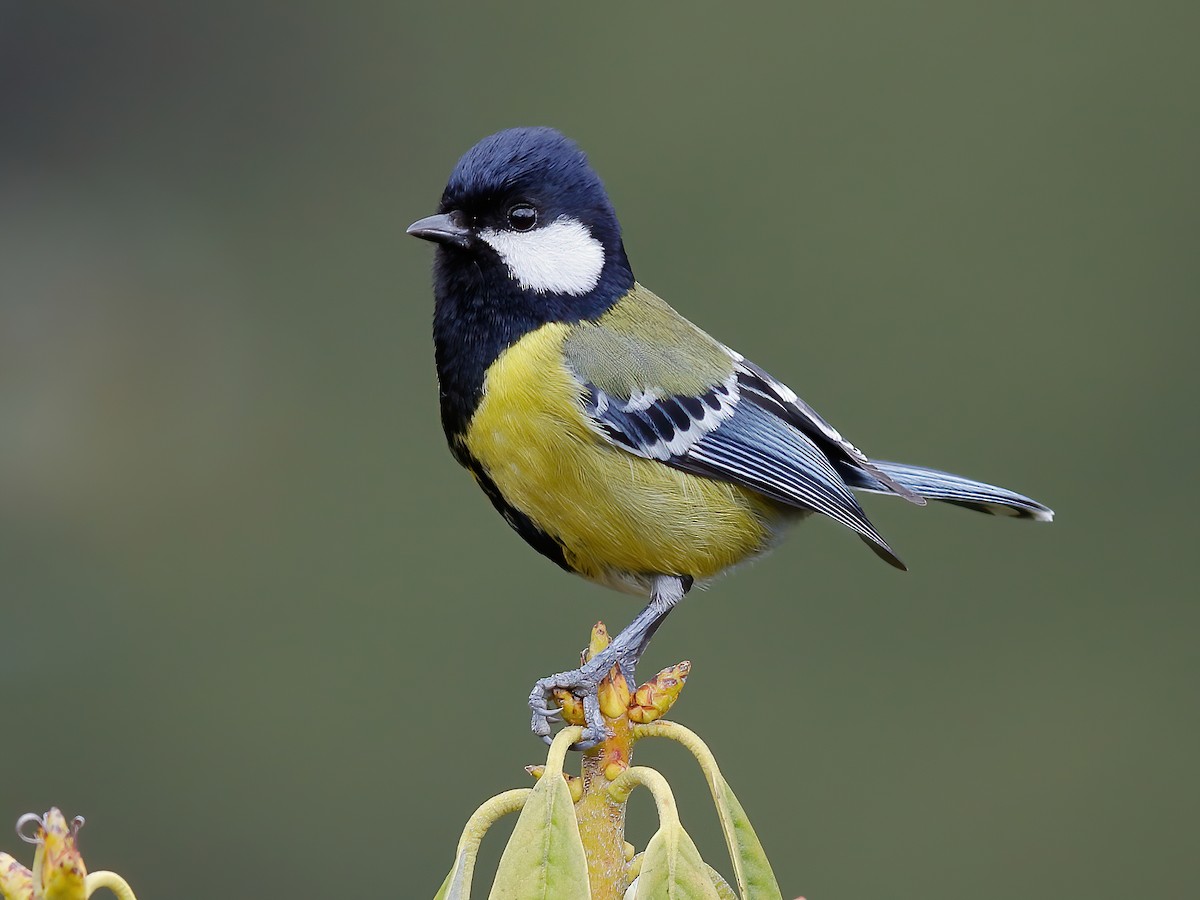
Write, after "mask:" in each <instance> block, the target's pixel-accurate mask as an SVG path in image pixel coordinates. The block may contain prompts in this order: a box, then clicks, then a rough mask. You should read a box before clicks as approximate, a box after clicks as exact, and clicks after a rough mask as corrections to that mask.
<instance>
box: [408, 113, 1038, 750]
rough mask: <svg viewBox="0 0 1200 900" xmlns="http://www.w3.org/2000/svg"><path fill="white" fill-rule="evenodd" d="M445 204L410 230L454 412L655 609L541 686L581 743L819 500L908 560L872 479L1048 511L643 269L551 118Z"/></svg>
mask: <svg viewBox="0 0 1200 900" xmlns="http://www.w3.org/2000/svg"><path fill="white" fill-rule="evenodd" d="M437 209H438V211H437V212H436V213H435V214H434V215H431V216H427V217H425V218H422V219H420V220H418V221H416V222H414V223H413V224H412V225H411V226H409V228H408V229H407V233H408V234H410V235H413V236H415V237H417V238H421V239H423V240H426V241H431V242H433V243H434V244H435V245H436V250H435V253H434V262H433V293H434V314H433V337H434V357H435V363H436V368H437V376H438V387H439V395H440V412H441V421H442V426H443V429H444V431H445V434H446V439H447V442H448V444H449V447H450V451H451V453H452V454H453V456H454V457H455V459H456V460H457V461H458V462H459V463H460V464H461V465H462V466H463V467H465V468H466V469H467V471H468V472H469V473H470V474H471V475H472V476H473V477H474V479H475V481H476V482H477V483H478V485H479V487H480V488H482V490H483V492H484V494H486V495H487V498H488V499H489V500H490V501H491V503H492V505H493V506H494V507H495V508H496V510H497V511H498V512H499V513H500V515H501V516H503V518H504V519H505V521H506V522H507V523H508V524H509V525H510V526H511V527H512V528H513V529H514V530H516V532H517V533H518V534H519V535H520V536H521V537H522V538H524V539H525V541H526V542H528V543H529V544H530V545H531V546H532V547H533V548H534V549H535V550H537V551H538V552H539V553H541V554H542V555H543V556H546V557H548V558H549V559H551V560H552V561H553V562H555V563H557V564H558V565H559V566H560V567H561V568H563V569H565V570H566V571H568V572H572V573H575V574H577V575H581V576H583V577H584V578H586V579H588V580H590V581H593V582H596V583H599V584H601V585H605V586H608V587H611V588H614V589H616V590H619V591H622V592H625V593H632V594H636V595H641V596H643V597H644V598H646V600H647V602H646V606H645V607H644V609H642V611H641V612H640V613H639V614H638V615H637V616H636V617H635V618H634V619H633V621H632V622H630V624H629V625H628V626H627V627H626V628H625V629H623V630H622V631H621V632H620V633H619V634H618V635H617V636H616V637H615V638H613V639H612V641H611V643H610V644H609V645H608V647H607V648H606V649H605V650H603V651H602V652H600V653H597V654H595V655H593V656H592V658H591V659H590V660H589V661H587V662H585V663H584V664H582V665H581V666H580V667H579V668H577V669H573V670H569V671H565V672H559V673H556V674H553V675H549V676H546V677H544V678H541V679H539V680H538V681H537V682H536V684H535V685H534V688H533V690H532V691H531V693H530V695H529V707H530V709H531V713H532V715H531V727H532V730H533V732H534V734H536V735H538V736H539V737H541V738H543V739H544V740H547V741H548V740H549V739H550V735H551V725H552V723H553V722H554V721H555V720H556V718H558V716H559V713H560V710H559V707H558V705H557V704H556V703H555V702H554V700H553V696H554V692H555V691H556V690H567V691H571V692H573V693H575V694H576V695H577V696H579V697H580V699H581V700H582V701H583V707H584V712H585V718H586V722H587V724H586V727H585V729H584V732H583V737H582V739H581V740H580V741H579V742H578V743H577V745H576V746H577V747H581V748H586V747H589V746H594V745H595V744H596V743H598V742H600V741H602V740H604V738H605V733H606V732H605V725H604V720H603V717H602V716H601V714H600V709H599V704H598V701H597V697H596V690H597V687H598V685H599V683H600V681H601V679H602V678H603V677H604V676H605V675H606V674H607V673H609V672H610V670H611V669H612V667H613V666H614V665H619V666H620V667H621V668H620V671H621V672H622V673H623V674H624V675H625V677H626V678H627V679H628V680H629V682H630V684H631V685H632V684H633V683H634V681H633V678H634V672H635V669H636V666H637V663H638V661H639V659H640V658H641V656H642V654H643V652H644V651H645V649H646V646H647V644H648V643H649V641H650V639H651V637H652V636H653V635H654V633H655V631H656V630H657V629H658V627H659V626H660V625H661V624H662V622H663V620H664V619H665V618H666V616H667V614H668V613H669V612H670V611H671V610H672V609H673V608H674V607H675V606H676V605H677V604H678V603H679V601H680V600H682V599H683V597H684V596H685V595H686V594H687V593H688V591H689V590H691V589H692V588H693V586H695V585H697V584H699V585H704V584H707V583H708V582H710V581H712V580H713V579H714V578H716V577H717V576H719V575H720V574H722V573H723V572H725V571H726V570H728V569H731V568H732V567H734V566H736V565H737V564H739V563H742V562H744V561H746V560H749V559H752V558H754V557H757V556H760V555H762V554H764V553H765V552H767V551H768V550H770V549H772V547H773V546H774V545H775V544H776V543H777V542H778V541H779V539H780V537H781V536H782V534H783V533H784V532H785V531H786V530H787V529H788V527H789V526H791V525H793V524H795V523H796V522H798V521H799V520H802V519H804V518H807V517H809V516H811V515H813V514H820V515H823V516H826V517H828V518H830V519H833V520H834V521H835V522H838V523H839V524H841V525H843V526H845V527H846V528H848V529H850V530H851V531H852V532H854V533H855V534H856V535H858V537H859V538H861V539H862V540H863V541H864V542H865V543H866V544H867V546H868V547H870V548H871V550H873V551H874V552H875V554H876V555H877V556H879V557H881V558H882V559H883V560H885V561H886V562H888V563H889V564H891V565H892V566H894V567H896V568H898V569H904V568H905V565H904V563H903V562H902V561H901V560H900V558H899V557H898V556H897V555H896V553H895V552H894V551H893V550H892V548H891V547H890V546H889V545H888V543H887V541H886V540H884V538H883V536H882V535H881V534H880V533H879V531H878V530H876V528H875V526H874V525H873V524H872V523H871V522H870V520H869V519H868V518H867V516H866V513H865V512H864V511H863V509H862V507H861V506H860V505H859V502H858V500H857V499H856V497H855V494H854V491H865V492H869V493H875V494H888V495H892V496H898V497H901V498H903V499H905V500H908V501H909V502H911V503H914V504H916V505H922V506H923V505H925V502H926V500H940V501H943V502H946V503H951V504H956V505H958V506H963V507H967V508H969V509H973V510H977V511H980V512H984V513H990V514H993V515H1004V516H1012V517H1016V518H1021V519H1030V520H1036V521H1050V520H1051V519H1052V518H1053V515H1054V513H1053V511H1052V510H1050V509H1049V508H1048V507H1046V506H1044V505H1043V504H1041V503H1038V502H1037V501H1035V500H1031V499H1030V498H1028V497H1026V496H1023V495H1022V494H1018V493H1016V492H1014V491H1010V490H1007V489H1005V488H1001V487H996V486H994V485H991V484H987V483H984V482H981V481H975V480H973V479H969V478H964V477H962V476H959V475H953V474H950V473H948V472H942V471H938V470H936V469H930V468H925V467H923V466H915V465H906V464H902V463H895V462H888V461H885V460H880V459H873V458H869V457H867V456H866V455H865V454H864V453H863V452H862V451H860V450H859V449H858V447H856V446H855V445H854V444H852V443H851V442H850V441H849V440H847V439H846V438H844V437H843V436H842V435H841V433H840V432H839V431H838V430H837V429H835V428H834V427H833V426H832V425H830V424H829V423H828V422H827V421H826V420H825V419H824V418H823V417H822V416H821V415H819V414H818V413H817V412H816V410H814V409H813V408H812V407H811V406H809V405H808V404H807V403H805V401H804V400H802V399H801V398H800V397H799V396H798V395H797V394H796V392H795V391H793V390H792V389H791V388H789V387H788V386H787V385H786V384H784V382H782V381H780V380H778V379H777V378H775V377H774V376H772V375H771V374H769V373H768V372H767V371H766V370H764V369H763V368H761V367H759V366H758V365H756V364H755V363H753V362H751V361H750V360H749V359H747V358H745V357H744V356H742V355H741V354H740V353H738V352H737V351H735V350H733V349H731V348H730V347H727V346H726V345H725V344H723V343H721V342H720V341H719V340H717V339H716V338H713V337H711V336H709V335H708V334H707V333H706V332H704V331H702V330H701V329H700V328H699V327H697V326H696V325H694V324H692V323H691V322H690V321H688V320H687V319H686V318H684V317H683V316H682V315H681V314H680V313H678V312H676V311H675V310H674V309H673V308H672V307H671V306H669V305H668V304H667V303H666V301H664V300H662V299H660V298H659V297H658V296H657V295H655V294H654V293H652V292H651V291H650V290H648V289H647V288H646V287H644V286H642V284H641V283H640V282H638V281H637V280H636V279H635V277H634V274H633V269H632V267H631V266H630V263H629V258H628V256H627V255H626V252H625V247H624V243H623V240H622V236H621V226H620V223H619V222H618V220H617V215H616V212H615V211H614V209H613V206H612V203H611V201H610V200H609V197H608V193H607V191H606V190H605V187H604V184H603V182H602V181H601V180H600V177H599V176H598V175H597V173H596V172H595V170H594V169H593V167H592V166H591V164H590V163H589V161H588V158H587V156H586V155H585V153H584V152H583V151H582V150H581V149H580V148H579V147H578V146H577V145H576V144H575V143H574V142H573V141H571V140H570V139H569V138H567V137H566V136H564V135H563V134H562V133H560V132H559V131H557V130H555V129H553V128H548V127H521V128H509V129H506V130H503V131H500V132H497V133H495V134H492V135H490V136H488V137H485V138H483V139H482V140H481V141H479V142H478V143H477V144H475V146H473V147H472V148H471V149H470V150H468V151H467V152H466V153H465V154H464V155H463V156H462V157H461V159H459V161H458V163H457V165H456V166H455V167H454V170H453V172H452V173H451V175H450V178H449V181H448V183H447V184H446V187H445V190H444V191H443V193H442V196H441V202H440V204H439V206H438V208H437Z"/></svg>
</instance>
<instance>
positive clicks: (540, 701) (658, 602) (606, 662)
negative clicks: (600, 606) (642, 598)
mask: <svg viewBox="0 0 1200 900" xmlns="http://www.w3.org/2000/svg"><path fill="white" fill-rule="evenodd" d="M691 586H692V579H691V578H689V577H687V576H683V575H659V576H656V577H655V579H654V584H653V586H652V587H651V589H650V602H649V603H648V604H646V608H645V609H643V610H642V611H641V612H640V613H638V614H637V618H635V619H634V620H633V621H632V622H630V623H629V625H627V626H626V628H625V630H624V631H622V632H621V633H620V634H618V635H617V636H616V637H615V638H613V640H612V643H610V644H609V645H608V646H607V647H606V648H605V649H604V650H602V651H601V652H600V653H598V654H596V655H595V656H594V657H592V658H591V659H590V660H588V661H587V662H586V663H585V664H584V665H582V666H580V667H579V668H578V669H572V670H571V671H569V672H559V673H558V674H557V675H550V676H547V677H546V678H542V679H539V680H538V683H537V684H535V685H534V686H533V691H532V692H531V693H530V695H529V708H530V709H532V710H533V722H532V725H531V726H530V727H531V728H532V729H533V733H534V734H536V735H537V736H538V737H540V738H542V739H543V740H544V741H546V743H549V742H550V721H551V720H552V719H554V718H556V717H557V716H558V714H559V709H558V707H557V706H556V705H555V704H554V702H553V699H552V698H553V692H554V690H555V689H556V688H561V689H563V690H568V691H571V692H572V693H574V694H577V695H578V696H579V697H580V698H581V699H582V700H583V709H584V714H585V716H586V717H587V725H586V727H585V728H584V731H583V738H582V739H581V740H580V741H579V743H578V744H577V745H576V747H578V748H579V749H587V748H588V747H592V746H594V745H596V744H597V743H599V742H600V741H602V740H604V739H605V738H606V737H607V736H608V735H607V731H606V730H605V727H604V717H603V716H601V715H600V703H599V701H598V700H597V699H596V689H597V688H598V687H599V686H600V682H601V681H602V680H603V679H604V676H605V675H607V674H608V672H609V670H610V669H612V667H613V665H614V664H615V663H620V664H621V671H622V672H624V673H625V677H626V679H628V681H629V682H630V685H636V683H637V682H635V681H634V680H633V675H634V671H635V670H636V669H637V664H638V660H640V659H641V658H642V653H644V652H645V650H646V646H647V645H648V644H649V643H650V638H652V637H653V636H654V632H656V631H657V630H658V626H659V625H661V624H662V621H663V619H665V618H666V617H667V613H669V612H670V611H671V610H672V609H674V607H675V604H676V603H678V602H679V601H680V600H682V599H683V595H684V594H686V593H687V592H688V589H689V588H690V587H691Z"/></svg>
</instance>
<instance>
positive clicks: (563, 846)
mask: <svg viewBox="0 0 1200 900" xmlns="http://www.w3.org/2000/svg"><path fill="white" fill-rule="evenodd" d="M549 768H550V767H549V766H547V769H549ZM556 768H559V767H556ZM488 896H489V898H490V900H589V897H590V896H591V892H590V890H589V887H588V872H587V858H586V857H585V855H584V851H583V841H582V840H581V839H580V837H579V826H578V824H577V823H576V821H575V808H574V806H573V805H572V804H571V791H570V789H569V788H568V787H567V783H566V781H564V780H563V778H562V776H561V775H559V774H558V772H557V771H556V772H555V773H554V774H553V777H546V776H543V777H542V778H541V779H540V780H539V781H538V783H537V786H536V787H534V789H533V792H532V793H531V794H530V795H529V799H528V800H526V801H525V807H524V808H523V809H522V810H521V815H520V818H518V819H517V826H516V828H514V829H513V833H512V837H511V838H510V839H509V841H508V846H507V847H505V848H504V853H503V855H501V857H500V865H499V867H498V868H497V870H496V880H495V882H494V883H493V884H492V892H491V893H490V894H489V895H488Z"/></svg>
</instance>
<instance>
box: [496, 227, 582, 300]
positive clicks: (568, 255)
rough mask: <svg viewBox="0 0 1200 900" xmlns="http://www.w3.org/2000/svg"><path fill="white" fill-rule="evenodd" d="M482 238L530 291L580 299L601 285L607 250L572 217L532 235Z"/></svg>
mask: <svg viewBox="0 0 1200 900" xmlns="http://www.w3.org/2000/svg"><path fill="white" fill-rule="evenodd" d="M479 237H480V239H481V240H483V241H484V242H485V243H487V244H488V245H489V246H490V247H491V248H492V249H493V250H495V251H496V252H497V253H499V254H500V258H501V259H502V260H504V264H505V265H506V266H508V271H509V274H510V275H512V277H513V278H514V279H516V281H517V282H518V283H520V285H521V287H523V288H525V289H526V290H533V291H537V292H538V293H539V294H572V295H576V296H577V295H579V294H586V293H587V292H588V291H590V290H591V289H592V288H594V287H595V286H596V285H597V284H598V283H599V282H600V273H601V271H603V269H604V246H603V245H602V244H601V243H600V242H599V241H598V240H596V239H595V238H594V237H592V233H591V232H590V231H589V230H588V227H587V226H586V225H584V224H583V223H582V222H580V221H579V220H578V219H572V218H571V217H570V216H562V217H561V218H559V219H557V220H556V221H554V222H551V223H550V224H549V225H545V226H543V227H541V228H534V229H533V230H532V231H497V230H496V229H494V228H485V229H483V230H482V231H480V232H479Z"/></svg>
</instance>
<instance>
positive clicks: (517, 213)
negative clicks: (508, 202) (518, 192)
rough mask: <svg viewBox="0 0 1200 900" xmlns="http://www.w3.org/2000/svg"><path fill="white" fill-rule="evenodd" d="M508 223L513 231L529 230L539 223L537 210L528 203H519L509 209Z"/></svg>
mask: <svg viewBox="0 0 1200 900" xmlns="http://www.w3.org/2000/svg"><path fill="white" fill-rule="evenodd" d="M508 224H509V227H510V228H512V230H513V231H528V230H529V229H530V228H532V227H533V226H534V225H536V224H537V210H536V209H534V208H533V207H532V206H530V205H529V204H528V203H518V204H517V205H516V206H514V207H512V208H510V209H509V211H508Z"/></svg>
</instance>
